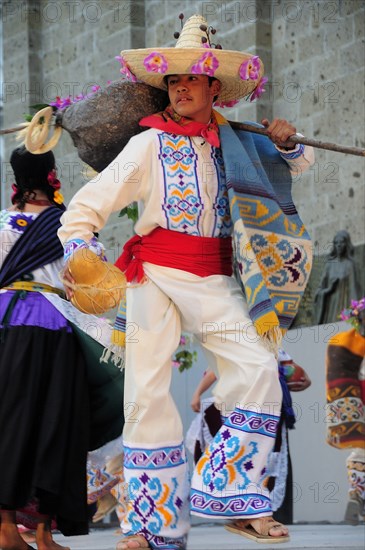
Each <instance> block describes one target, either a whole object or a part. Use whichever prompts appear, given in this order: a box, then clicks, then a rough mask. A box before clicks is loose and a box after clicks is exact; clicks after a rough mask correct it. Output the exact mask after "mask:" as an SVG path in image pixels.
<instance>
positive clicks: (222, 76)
mask: <svg viewBox="0 0 365 550" xmlns="http://www.w3.org/2000/svg"><path fill="white" fill-rule="evenodd" d="M119 60H120V63H121V65H122V69H121V72H122V73H124V75H125V76H126V77H127V78H129V79H130V80H134V81H136V80H139V81H141V82H145V83H146V84H149V85H150V86H154V87H155V88H161V89H163V90H166V84H165V81H164V78H165V76H167V75H169V74H205V75H208V76H212V77H214V78H217V79H218V80H219V81H220V82H221V86H222V88H221V92H220V94H219V97H218V101H219V102H230V101H235V100H238V99H240V98H243V97H249V96H250V95H251V94H252V93H253V92H254V91H255V90H256V88H258V87H259V86H260V85H262V84H263V82H262V78H263V73H264V66H263V63H262V61H261V60H260V59H259V57H258V56H256V55H252V54H249V53H245V52H238V51H233V50H222V49H218V48H215V47H214V46H212V45H211V43H210V36H209V28H208V23H207V22H206V20H205V19H204V17H202V16H201V15H193V16H192V17H190V18H189V19H188V20H187V21H186V23H185V24H184V26H183V28H182V30H181V33H180V35H179V38H178V40H177V42H176V45H175V47H174V48H143V49H136V50H124V51H122V52H121V54H120V58H119ZM265 80H266V79H265ZM251 97H252V96H251Z"/></svg>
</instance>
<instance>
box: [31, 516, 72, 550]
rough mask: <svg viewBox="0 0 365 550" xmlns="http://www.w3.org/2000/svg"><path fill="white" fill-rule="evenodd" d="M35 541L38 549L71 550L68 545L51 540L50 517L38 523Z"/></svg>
mask: <svg viewBox="0 0 365 550" xmlns="http://www.w3.org/2000/svg"><path fill="white" fill-rule="evenodd" d="M36 541H37V548H38V550H71V549H70V548H69V547H68V546H61V545H60V544H57V542H55V541H54V540H53V538H52V530H51V518H47V519H45V520H44V521H40V522H39V523H38V526H37V531H36Z"/></svg>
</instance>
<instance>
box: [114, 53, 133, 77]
mask: <svg viewBox="0 0 365 550" xmlns="http://www.w3.org/2000/svg"><path fill="white" fill-rule="evenodd" d="M115 59H117V60H118V61H119V63H120V65H121V69H120V71H119V72H120V74H122V75H123V76H125V78H126V79H127V80H129V82H137V77H136V76H135V75H134V74H133V73H132V71H131V70H130V68H129V65H128V63H127V62H126V61H125V59H124V57H123V56H121V55H116V56H115Z"/></svg>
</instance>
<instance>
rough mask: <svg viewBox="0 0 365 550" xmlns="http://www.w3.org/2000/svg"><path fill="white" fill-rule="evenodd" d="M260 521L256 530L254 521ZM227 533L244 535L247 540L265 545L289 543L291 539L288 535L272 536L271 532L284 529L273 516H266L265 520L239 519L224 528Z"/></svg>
mask: <svg viewBox="0 0 365 550" xmlns="http://www.w3.org/2000/svg"><path fill="white" fill-rule="evenodd" d="M257 520H259V521H260V524H259V528H258V529H255V528H254V527H253V526H252V525H251V522H252V521H257ZM224 527H225V529H227V531H231V532H232V533H235V534H237V535H242V536H243V537H246V538H247V539H250V540H254V541H255V542H261V543H263V544H275V543H283V542H289V540H290V537H289V536H288V535H280V536H278V537H275V536H272V535H270V534H269V533H270V530H271V529H274V528H278V527H284V525H283V524H282V523H279V522H278V521H275V520H274V519H273V517H272V516H266V517H263V518H250V519H237V520H235V521H231V522H230V523H228V524H227V525H225V526H224Z"/></svg>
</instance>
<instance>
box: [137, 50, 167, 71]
mask: <svg viewBox="0 0 365 550" xmlns="http://www.w3.org/2000/svg"><path fill="white" fill-rule="evenodd" d="M143 64H144V66H145V67H146V70H147V71H148V72H150V73H160V74H165V72H166V71H167V67H168V63H167V60H166V57H165V56H164V55H162V54H161V53H158V52H152V53H150V54H149V55H148V56H147V57H145V59H144V60H143Z"/></svg>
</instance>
